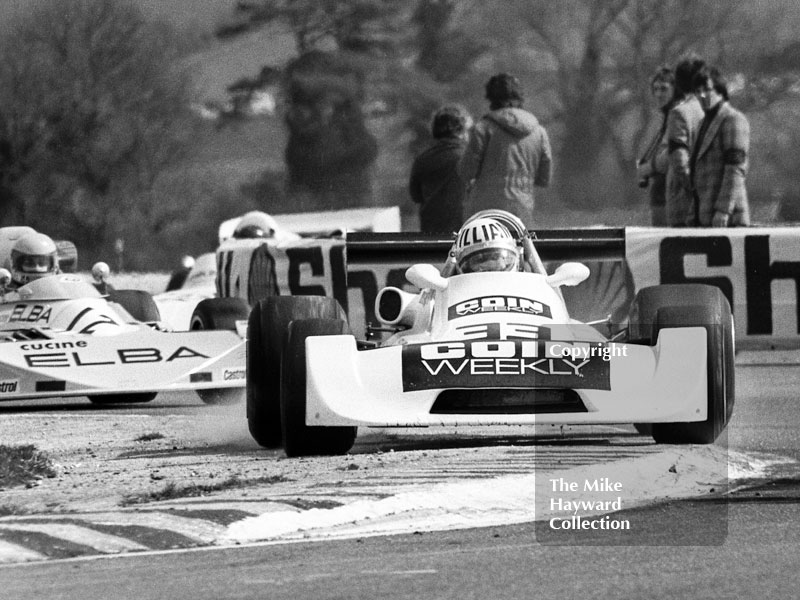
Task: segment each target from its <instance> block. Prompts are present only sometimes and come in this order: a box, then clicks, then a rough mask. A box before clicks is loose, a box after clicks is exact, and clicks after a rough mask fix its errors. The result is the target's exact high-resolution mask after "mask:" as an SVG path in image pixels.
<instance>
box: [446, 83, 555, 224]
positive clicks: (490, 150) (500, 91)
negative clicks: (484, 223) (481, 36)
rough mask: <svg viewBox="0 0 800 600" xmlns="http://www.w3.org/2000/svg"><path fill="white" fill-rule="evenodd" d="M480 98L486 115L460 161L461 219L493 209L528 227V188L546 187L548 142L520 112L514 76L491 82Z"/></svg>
mask: <svg viewBox="0 0 800 600" xmlns="http://www.w3.org/2000/svg"><path fill="white" fill-rule="evenodd" d="M486 99H487V100H489V112H488V113H487V114H485V115H484V116H483V117H481V119H480V120H479V121H478V122H477V123H476V124H475V127H473V129H472V132H471V133H470V138H469V143H468V144H467V150H466V152H465V153H464V156H463V158H462V159H461V165H460V169H461V175H462V177H463V178H464V180H465V181H467V182H468V185H470V191H469V194H468V197H467V201H466V203H465V210H464V214H465V215H471V214H474V213H476V212H478V211H479V210H485V209H489V208H499V209H503V210H507V211H509V212H511V213H513V214H515V215H516V216H518V217H519V218H520V219H522V221H523V223H531V222H532V219H533V207H534V187H535V186H536V187H547V186H548V185H549V184H550V174H551V169H552V152H551V149H550V139H549V138H548V136H547V131H545V129H544V127H542V126H541V125H540V124H539V121H538V119H537V118H536V117H535V116H534V115H533V114H531V113H530V112H528V111H526V110H524V109H523V108H522V103H523V94H522V89H521V86H520V83H519V81H518V80H517V78H516V77H513V76H511V75H508V74H506V73H500V74H498V75H495V76H494V77H492V78H491V79H490V80H489V82H488V83H487V84H486Z"/></svg>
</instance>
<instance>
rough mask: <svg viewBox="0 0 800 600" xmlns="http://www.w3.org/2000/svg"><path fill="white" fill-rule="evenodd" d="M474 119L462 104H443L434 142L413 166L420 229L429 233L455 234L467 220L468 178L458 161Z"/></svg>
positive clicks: (411, 181) (434, 128)
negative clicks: (460, 171)
mask: <svg viewBox="0 0 800 600" xmlns="http://www.w3.org/2000/svg"><path fill="white" fill-rule="evenodd" d="M471 122H472V119H471V117H470V116H469V113H468V112H467V111H466V110H465V109H463V108H461V107H460V106H455V105H448V106H443V107H442V108H440V109H439V110H437V111H436V114H434V116H433V122H432V124H431V133H432V134H433V139H434V143H433V145H432V146H431V147H430V148H428V149H427V150H425V151H424V152H423V153H422V154H420V155H419V156H418V157H417V158H416V159H415V160H414V164H413V165H412V166H411V176H410V178H409V184H408V190H409V192H410V194H411V199H412V200H413V201H414V202H416V203H417V204H419V205H420V208H419V221H420V230H421V231H423V232H425V233H445V234H452V233H454V232H456V231H458V230H459V229H460V228H461V225H462V223H463V222H464V218H463V208H464V197H465V195H466V192H467V186H466V182H465V181H464V180H463V179H462V178H461V176H460V174H459V172H458V163H459V161H460V160H461V156H462V155H463V154H464V149H465V148H466V146H467V136H468V134H469V128H470V125H471Z"/></svg>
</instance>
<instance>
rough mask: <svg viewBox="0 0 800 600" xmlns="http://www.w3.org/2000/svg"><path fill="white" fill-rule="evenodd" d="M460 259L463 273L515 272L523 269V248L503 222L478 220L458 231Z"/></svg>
mask: <svg viewBox="0 0 800 600" xmlns="http://www.w3.org/2000/svg"><path fill="white" fill-rule="evenodd" d="M456 262H457V263H458V268H459V270H460V271H461V272H462V273H479V272H482V271H515V270H518V269H519V249H518V248H517V243H516V242H515V241H514V237H513V236H512V235H511V233H510V232H509V231H508V229H506V227H505V226H504V225H503V224H501V223H500V222H499V221H495V220H494V219H489V218H480V219H475V220H474V221H471V222H469V223H467V224H466V225H464V226H463V227H462V228H461V231H459V232H458V237H457V238H456Z"/></svg>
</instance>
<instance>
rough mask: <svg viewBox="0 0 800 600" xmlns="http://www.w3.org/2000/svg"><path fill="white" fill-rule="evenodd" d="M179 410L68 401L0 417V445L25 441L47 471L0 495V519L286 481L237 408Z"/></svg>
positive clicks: (275, 457) (285, 464)
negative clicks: (69, 406)
mask: <svg viewBox="0 0 800 600" xmlns="http://www.w3.org/2000/svg"><path fill="white" fill-rule="evenodd" d="M187 409H188V410H186V411H185V414H174V412H171V411H165V410H158V409H157V407H156V403H154V405H153V407H152V408H148V409H138V408H137V409H125V408H121V407H116V408H95V407H92V406H82V405H78V404H76V410H59V411H53V412H49V411H38V410H37V411H36V412H19V413H14V412H10V411H9V412H5V411H4V414H2V415H0V443H2V444H4V445H9V446H15V445H24V444H33V445H34V446H36V448H37V449H38V450H40V451H42V452H44V453H45V454H46V455H47V456H48V457H49V459H50V460H51V462H52V466H53V469H54V472H55V475H54V476H53V477H46V478H42V479H39V480H36V481H34V482H31V483H29V484H28V485H27V486H16V487H10V488H5V489H0V514H33V513H40V512H86V511H102V510H113V509H119V508H120V507H123V506H129V505H134V504H143V503H147V502H150V501H155V500H158V499H163V498H165V497H169V494H175V495H177V494H180V493H181V491H183V493H185V494H189V495H191V494H194V495H200V494H202V493H207V494H213V493H215V490H216V489H217V488H222V489H221V490H220V491H224V489H232V488H234V487H236V488H237V492H239V493H241V492H242V488H246V487H247V486H248V481H250V482H252V484H253V485H256V486H257V485H259V484H258V482H268V481H270V480H276V481H279V480H284V479H286V478H288V477H291V476H292V473H291V471H292V470H293V468H292V465H291V462H290V461H286V460H281V459H280V452H279V451H277V450H276V451H269V450H265V449H263V448H259V447H258V446H257V445H256V443H255V442H253V441H252V440H251V439H250V437H249V435H248V433H247V424H246V419H245V417H244V407H243V406H241V405H237V406H232V407H207V406H203V405H197V406H196V407H194V406H189V407H187ZM234 479H235V480H236V481H238V483H236V484H232V483H231V482H232V480H234ZM170 489H171V491H170ZM165 490H166V491H165ZM245 493H246V492H245Z"/></svg>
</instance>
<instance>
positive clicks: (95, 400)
mask: <svg viewBox="0 0 800 600" xmlns="http://www.w3.org/2000/svg"><path fill="white" fill-rule="evenodd" d="M157 395H158V392H146V393H142V394H103V395H97V396H89V401H90V402H91V403H92V404H97V405H99V406H102V405H108V404H142V403H144V402H150V401H152V400H155V397H156V396H157Z"/></svg>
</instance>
